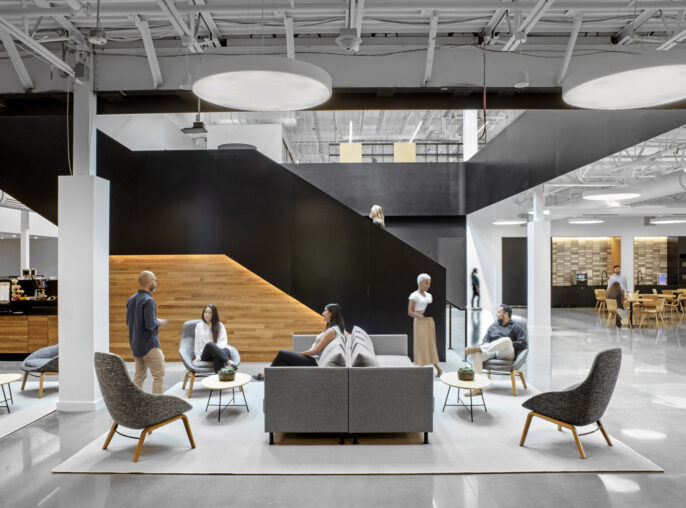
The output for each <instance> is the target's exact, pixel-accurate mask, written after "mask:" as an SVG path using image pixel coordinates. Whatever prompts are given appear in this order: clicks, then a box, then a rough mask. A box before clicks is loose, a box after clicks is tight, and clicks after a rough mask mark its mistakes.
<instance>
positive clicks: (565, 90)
mask: <svg viewBox="0 0 686 508" xmlns="http://www.w3.org/2000/svg"><path fill="white" fill-rule="evenodd" d="M685 98H686V61H683V60H681V61H680V60H678V59H676V58H674V56H673V55H666V56H663V55H656V54H655V53H652V54H645V55H638V56H634V55H632V56H627V57H613V59H612V60H609V61H608V60H601V61H598V62H595V63H594V64H590V65H584V66H582V67H580V68H579V69H577V70H575V71H574V72H573V73H570V74H569V75H568V77H567V78H566V79H565V81H564V83H563V84H562V99H563V100H564V101H565V102H566V103H567V104H570V105H572V106H576V107H579V108H588V109H636V108H648V107H652V106H658V105H660V104H668V103H670V102H676V101H679V100H681V99H685Z"/></svg>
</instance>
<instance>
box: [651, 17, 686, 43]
mask: <svg viewBox="0 0 686 508" xmlns="http://www.w3.org/2000/svg"><path fill="white" fill-rule="evenodd" d="M684 13H686V10H681V11H679V12H678V13H677V19H676V23H675V25H674V33H673V34H672V35H671V37H670V38H669V39H667V40H666V41H665V42H663V43H662V44H660V46H659V47H658V48H657V51H668V50H670V49H672V48H673V47H674V46H676V45H677V44H679V43H680V42H683V41H684V39H686V29H683V30H681V25H682V23H683V22H684Z"/></svg>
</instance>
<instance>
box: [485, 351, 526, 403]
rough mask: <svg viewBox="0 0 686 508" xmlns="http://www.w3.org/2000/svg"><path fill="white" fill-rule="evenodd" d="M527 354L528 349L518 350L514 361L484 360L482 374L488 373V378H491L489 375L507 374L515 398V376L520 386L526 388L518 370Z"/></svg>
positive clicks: (521, 374) (522, 375) (521, 373)
mask: <svg viewBox="0 0 686 508" xmlns="http://www.w3.org/2000/svg"><path fill="white" fill-rule="evenodd" d="M528 354H529V349H528V348H526V349H522V350H520V351H519V352H518V353H517V356H516V357H515V359H514V360H499V359H498V358H493V359H492V360H486V361H485V362H484V365H483V369H484V372H486V373H488V377H489V378H490V377H491V374H509V375H510V381H512V394H513V395H514V396H515V397H516V396H517V376H519V379H520V380H521V382H522V386H524V388H526V381H525V380H524V373H523V372H522V371H521V370H520V369H521V368H522V367H523V366H524V363H525V362H526V357H527V355H528Z"/></svg>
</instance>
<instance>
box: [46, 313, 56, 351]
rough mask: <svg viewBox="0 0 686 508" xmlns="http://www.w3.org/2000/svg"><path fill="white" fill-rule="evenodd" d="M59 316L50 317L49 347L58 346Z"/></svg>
mask: <svg viewBox="0 0 686 508" xmlns="http://www.w3.org/2000/svg"><path fill="white" fill-rule="evenodd" d="M57 323H58V320H57V316H48V346H52V345H54V344H57V337H58V335H57V333H58V332H57V328H58V326H57Z"/></svg>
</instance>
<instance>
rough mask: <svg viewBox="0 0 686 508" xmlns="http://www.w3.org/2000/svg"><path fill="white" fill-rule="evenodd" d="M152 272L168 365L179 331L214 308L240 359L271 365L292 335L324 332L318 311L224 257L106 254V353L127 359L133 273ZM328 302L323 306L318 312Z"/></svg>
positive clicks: (175, 356) (134, 287) (176, 358)
mask: <svg viewBox="0 0 686 508" xmlns="http://www.w3.org/2000/svg"><path fill="white" fill-rule="evenodd" d="M142 270H151V271H153V272H155V274H156V275H157V279H158V288H157V291H155V293H154V295H153V296H154V298H155V300H156V302H157V315H158V317H161V318H167V319H169V326H168V327H167V328H163V329H161V330H160V344H161V345H162V350H163V351H164V355H165V357H166V359H167V360H168V361H179V354H178V349H179V339H180V338H181V327H182V326H183V323H184V322H185V321H187V320H189V319H200V314H201V312H202V309H203V307H204V306H205V305H206V304H208V303H213V304H214V305H216V307H217V309H218V311H219V318H220V319H221V321H222V322H223V323H224V326H225V327H226V332H227V334H228V339H229V343H230V344H231V345H233V346H235V347H236V348H237V349H238V351H239V352H240V353H241V359H242V360H245V361H270V360H271V359H272V358H273V357H274V355H275V354H276V352H277V351H278V350H279V349H290V348H291V340H292V339H291V337H292V335H293V334H294V333H296V334H300V333H304V334H312V333H319V332H321V331H322V330H323V329H324V321H323V318H322V317H321V316H320V315H319V314H318V312H315V311H313V310H312V309H310V308H308V307H306V306H304V305H303V304H301V303H300V302H298V301H297V300H295V299H293V298H292V297H290V296H289V295H287V294H286V293H284V292H283V291H281V290H279V289H277V288H276V287H274V286H272V285H271V284H269V283H268V282H266V281H265V280H263V279H261V278H260V277H258V276H257V275H255V274H254V273H252V272H251V271H250V270H248V269H246V268H245V267H243V266H241V265H240V264H238V263H236V262H235V261H233V260H232V259H230V258H229V257H227V256H223V255H178V256H110V351H112V352H113V353H116V354H118V355H121V356H122V357H124V358H125V359H127V360H131V359H132V358H133V357H132V355H131V349H130V347H129V335H128V328H127V326H126V301H127V300H128V298H129V297H130V296H131V295H132V294H134V293H135V292H136V291H137V288H138V282H137V278H138V274H139V273H140V272H141V271H142ZM326 303H327V302H322V308H323V306H324V304H326Z"/></svg>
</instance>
